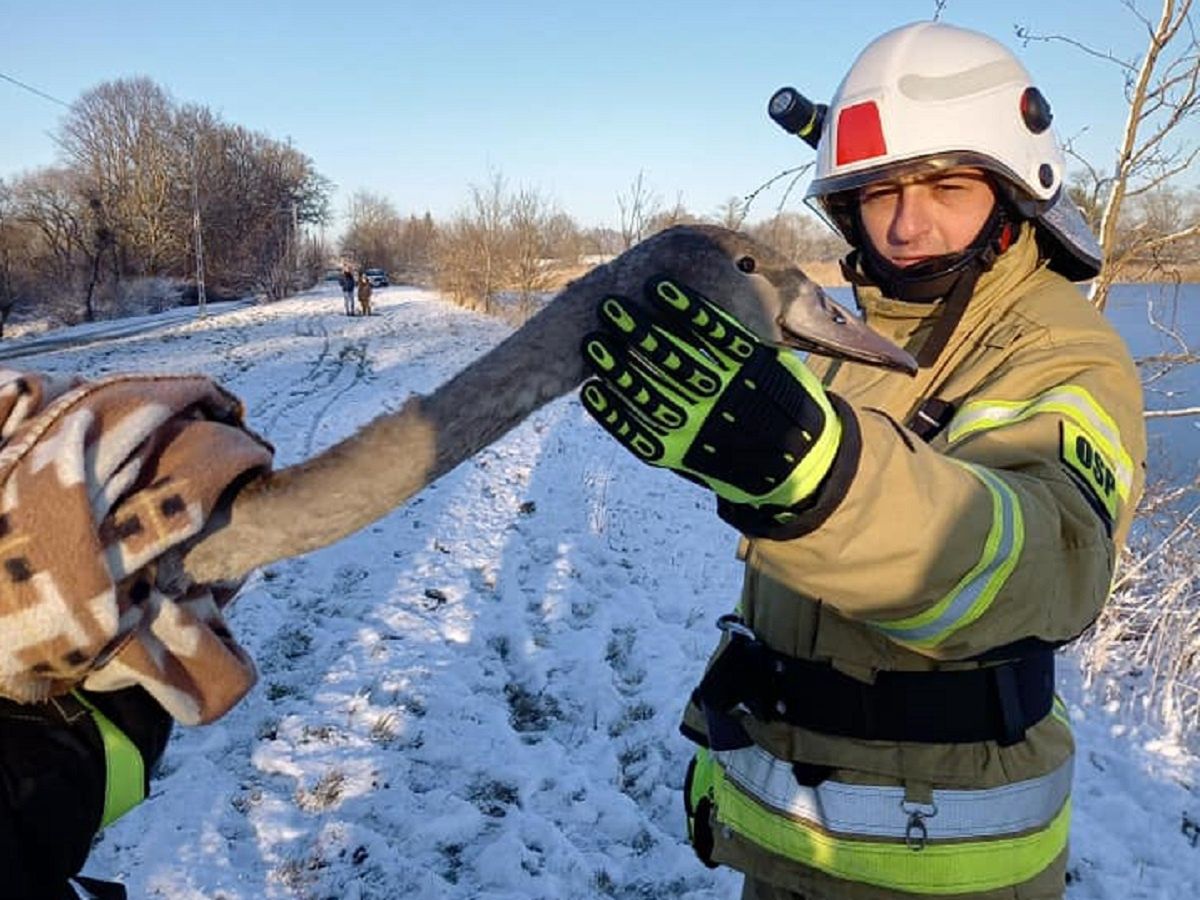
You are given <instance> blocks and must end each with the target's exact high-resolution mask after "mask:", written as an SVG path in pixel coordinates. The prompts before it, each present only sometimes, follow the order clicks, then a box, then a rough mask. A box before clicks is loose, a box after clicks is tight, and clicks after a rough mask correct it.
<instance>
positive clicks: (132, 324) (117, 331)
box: [0, 299, 254, 359]
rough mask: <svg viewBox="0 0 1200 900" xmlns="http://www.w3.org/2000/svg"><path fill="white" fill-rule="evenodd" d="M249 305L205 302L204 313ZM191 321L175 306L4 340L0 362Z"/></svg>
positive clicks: (187, 311) (190, 313) (192, 310)
mask: <svg viewBox="0 0 1200 900" xmlns="http://www.w3.org/2000/svg"><path fill="white" fill-rule="evenodd" d="M253 305H254V300H252V299H244V300H230V301H226V302H222V303H209V304H207V306H206V310H207V315H208V316H209V317H215V316H220V315H224V314H225V313H230V312H234V311H235V310H239V309H245V308H246V307H247V306H253ZM195 318H196V307H194V306H177V307H175V308H174V309H168V310H164V311H163V312H160V313H155V314H154V315H151V316H133V317H131V318H128V319H110V320H107V321H104V322H90V323H88V324H86V325H73V326H71V327H69V328H59V329H56V330H54V331H50V332H47V333H46V334H42V335H38V336H37V337H31V338H19V339H17V340H14V341H4V342H2V343H0V359H18V358H20V357H22V356H30V355H31V354H34V353H45V352H47V351H50V350H61V349H63V348H64V347H82V346H85V345H87V344H97V343H100V342H102V341H109V340H112V339H113V338H119V337H128V336H129V335H131V334H143V333H145V332H147V331H155V330H157V329H165V328H171V327H173V326H175V325H181V324H184V323H186V322H192V321H194V320H195Z"/></svg>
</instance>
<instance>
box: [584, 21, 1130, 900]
mask: <svg viewBox="0 0 1200 900" xmlns="http://www.w3.org/2000/svg"><path fill="white" fill-rule="evenodd" d="M1050 120H1051V111H1050V107H1049V104H1048V103H1047V101H1046V99H1045V97H1044V96H1043V95H1042V94H1041V92H1040V91H1039V90H1038V89H1037V88H1036V87H1035V85H1034V84H1033V82H1032V81H1031V79H1030V76H1029V74H1028V73H1027V72H1026V70H1025V69H1024V67H1023V66H1022V65H1021V64H1020V62H1018V60H1017V59H1016V58H1015V57H1014V56H1013V54H1012V53H1011V52H1009V51H1008V50H1007V49H1006V48H1005V47H1004V46H1003V45H1001V44H1000V43H998V42H996V41H994V40H992V39H991V38H989V37H986V36H984V35H981V34H977V33H975V32H971V31H967V30H963V29H959V28H955V27H951V26H948V25H945V24H939V23H932V22H923V23H919V24H913V25H909V26H905V27H902V28H899V29H897V30H895V31H892V32H889V33H887V34H885V35H883V36H881V37H880V38H878V39H876V40H875V41H874V42H873V43H871V44H870V45H869V46H868V47H867V48H866V49H865V50H864V51H863V52H862V53H861V55H860V56H859V57H858V59H857V60H856V61H855V62H854V64H853V66H852V67H851V68H850V71H849V72H848V74H847V75H846V77H845V79H844V80H843V81H842V83H841V85H840V87H839V88H838V90H837V92H836V94H835V96H834V98H833V100H832V102H831V103H830V104H829V107H828V113H827V115H826V117H825V119H824V125H823V130H822V133H821V138H820V143H819V148H818V159H817V168H816V172H815V176H814V179H813V182H812V185H811V187H810V189H809V192H808V197H809V198H810V201H811V202H812V203H813V204H814V205H815V206H816V207H817V208H818V209H819V210H820V211H821V212H822V213H823V214H824V216H825V218H826V219H827V221H829V222H830V223H831V224H832V226H833V227H834V228H836V229H837V230H838V231H839V232H840V233H841V234H842V236H843V237H845V239H846V240H847V241H848V242H849V244H850V245H851V247H852V248H853V250H852V252H851V253H850V255H849V256H848V257H847V259H846V261H845V264H844V267H843V268H844V270H845V272H846V273H847V276H848V278H849V280H850V281H851V283H852V285H853V289H854V293H855V297H856V301H857V304H858V306H859V308H860V310H861V312H862V315H863V316H864V317H865V319H866V321H867V322H868V323H869V324H870V325H872V326H873V327H874V328H875V329H876V330H877V331H878V332H880V333H881V334H883V335H885V336H886V337H888V338H890V339H892V340H893V341H895V342H896V343H898V344H900V345H902V346H904V347H905V348H906V349H908V350H909V351H910V352H911V353H912V354H913V355H914V356H915V357H916V358H917V360H918V363H919V371H918V372H917V374H916V375H915V376H911V377H910V376H909V375H906V374H903V373H895V372H884V371H881V370H878V369H872V368H868V367H865V366H861V365H856V364H851V363H845V362H841V363H837V362H830V361H828V360H817V359H814V360H811V361H810V363H809V366H810V368H806V367H805V366H803V365H801V364H799V362H798V361H797V360H796V359H795V358H794V357H793V356H792V355H790V354H789V353H788V352H787V351H784V350H780V349H777V348H775V347H772V346H769V345H767V344H764V343H761V342H760V341H758V340H757V339H756V338H755V337H754V336H753V335H751V334H750V333H749V332H748V331H746V330H745V329H744V328H743V327H742V326H741V325H740V323H738V322H736V321H734V320H732V319H731V318H730V317H729V316H727V315H726V314H724V313H723V312H721V311H720V309H719V308H718V307H716V306H715V305H712V304H709V303H708V302H707V300H706V298H704V297H701V296H699V295H698V294H697V293H696V292H695V291H693V290H691V289H689V287H688V286H687V284H686V283H684V282H683V281H682V280H679V279H677V278H676V277H674V276H672V274H671V273H667V274H666V275H665V276H664V277H662V278H659V279H655V280H653V281H652V282H650V283H649V284H648V285H647V297H646V300H647V302H646V303H644V304H634V303H632V302H629V301H627V300H625V299H623V298H615V299H616V300H617V302H616V303H606V304H603V305H602V312H601V318H602V328H601V329H600V330H599V331H598V332H596V333H594V334H592V335H590V336H589V337H588V339H587V340H586V341H585V357H586V358H587V359H588V360H589V363H590V365H591V366H592V367H593V369H594V371H595V376H596V377H595V378H593V379H591V380H590V381H589V382H588V383H587V384H586V385H585V388H584V391H583V394H582V397H583V402H584V405H585V407H586V408H587V409H588V410H589V411H590V412H591V413H592V414H593V415H594V416H595V417H596V418H597V419H598V420H599V421H601V423H602V424H604V425H605V427H606V428H607V429H608V430H609V431H610V432H611V433H612V434H613V435H614V436H615V437H616V438H617V439H618V440H619V441H621V442H622V443H624V444H625V445H626V446H627V447H628V448H629V449H630V450H632V451H634V452H635V453H636V454H637V455H638V457H639V458H641V459H643V460H644V461H648V462H650V463H652V464H654V465H658V466H662V467H665V468H667V469H671V470H674V471H676V472H678V473H680V474H682V475H684V476H685V477H687V478H689V479H691V480H693V481H696V482H699V483H700V484H702V485H705V486H707V487H708V488H710V489H711V490H712V491H713V492H714V493H715V494H716V506H717V512H718V514H719V515H720V516H721V517H722V518H723V519H724V520H725V521H727V522H729V523H730V524H732V525H733V526H734V527H735V528H737V529H738V530H739V531H740V532H741V533H742V535H743V538H742V540H741V544H740V548H739V556H740V558H742V559H743V560H744V561H745V567H746V572H745V579H744V586H743V590H742V595H741V599H740V602H739V603H738V604H737V607H736V609H735V611H734V612H732V613H730V614H729V615H726V616H723V617H722V619H721V620H720V622H719V625H720V626H721V628H722V632H723V633H722V634H721V635H720V643H719V645H718V647H717V650H716V652H715V653H714V655H713V657H712V659H711V660H710V661H709V665H708V668H707V670H706V672H705V674H704V677H703V679H702V680H701V682H700V684H699V685H698V686H697V687H696V689H695V691H694V692H693V694H692V696H691V700H690V703H689V704H688V706H687V709H686V712H685V714H684V721H683V725H682V729H683V732H684V734H685V735H686V736H687V737H689V738H690V739H692V740H693V741H695V742H696V744H698V745H699V746H698V749H697V752H696V755H695V758H694V760H693V762H692V764H691V766H690V768H689V771H688V773H687V777H686V784H685V791H684V793H685V798H684V800H685V807H686V812H687V824H688V832H689V836H690V838H691V841H692V843H693V845H694V847H695V849H696V851H697V853H698V854H699V855H700V857H701V859H703V860H704V861H705V862H706V863H708V864H710V865H727V866H731V867H733V868H735V869H738V870H740V871H742V872H744V873H745V876H746V877H745V886H744V891H743V898H759V900H765V898H777V900H782V898H792V900H796V898H804V900H834V898H836V900H847V898H852V900H853V898H861V900H867V898H896V897H910V896H911V897H916V896H920V897H930V896H942V897H948V896H952V897H957V898H968V897H969V898H995V900H999V898H1005V900H1029V898H1056V897H1061V896H1062V894H1063V891H1064V890H1065V886H1064V883H1065V878H1064V876H1065V868H1066V860H1067V835H1068V828H1069V820H1070V802H1071V801H1070V792H1071V781H1072V766H1073V760H1074V756H1075V751H1074V744H1073V739H1072V735H1071V728H1070V723H1069V721H1068V717H1067V715H1066V713H1065V711H1064V708H1063V705H1062V702H1061V700H1059V699H1058V698H1057V697H1056V695H1055V693H1054V650H1055V649H1056V648H1057V647H1060V646H1062V645H1063V644H1066V643H1068V642H1070V641H1072V640H1073V639H1075V638H1076V637H1078V635H1079V634H1080V633H1081V632H1082V631H1083V630H1084V629H1086V628H1087V627H1088V625H1089V623H1091V622H1092V621H1093V620H1094V619H1095V618H1096V616H1097V614H1098V613H1099V612H1100V609H1101V606H1102V605H1103V603H1104V601H1105V599H1106V597H1107V594H1108V592H1109V588H1110V584H1111V579H1112V575H1113V571H1114V565H1115V562H1116V559H1117V556H1118V553H1119V552H1120V548H1121V547H1122V545H1123V542H1124V540H1125V538H1126V535H1127V533H1128V531H1129V527H1130V521H1131V518H1132V516H1133V512H1134V509H1135V507H1136V505H1137V502H1138V498H1139V496H1140V494H1141V491H1142V487H1143V482H1144V465H1145V463H1144V460H1145V454H1146V438H1145V433H1144V425H1143V417H1142V395H1141V389H1140V385H1139V381H1138V378H1137V373H1136V371H1135V368H1134V365H1133V363H1132V361H1131V359H1130V356H1129V353H1128V351H1127V349H1126V347H1125V346H1124V344H1123V342H1122V340H1121V339H1120V337H1119V336H1118V335H1117V334H1116V333H1115V332H1114V331H1113V329H1112V328H1111V327H1110V326H1109V325H1108V324H1107V323H1106V322H1105V320H1104V319H1103V317H1102V316H1101V315H1100V314H1099V313H1098V312H1097V311H1096V310H1095V308H1093V307H1092V306H1091V305H1090V304H1089V303H1087V301H1086V300H1085V299H1084V297H1083V296H1082V295H1081V293H1080V291H1079V290H1078V289H1077V288H1076V287H1074V286H1073V285H1072V284H1071V282H1072V281H1082V280H1087V279H1089V278H1091V277H1093V276H1095V275H1096V273H1097V272H1098V270H1099V267H1100V262H1101V254H1100V248H1099V247H1098V245H1097V243H1096V241H1095V238H1094V237H1093V236H1092V234H1091V232H1090V231H1089V230H1088V228H1087V226H1086V225H1085V223H1084V221H1083V219H1082V217H1081V216H1080V215H1079V212H1078V210H1077V209H1076V208H1075V207H1074V205H1073V204H1072V203H1071V201H1070V200H1069V198H1068V197H1067V192H1066V189H1065V187H1064V184H1063V176H1064V159H1063V156H1062V153H1061V152H1060V150H1059V148H1058V146H1057V144H1056V142H1055V138H1054V133H1053V131H1052V129H1051V127H1050Z"/></svg>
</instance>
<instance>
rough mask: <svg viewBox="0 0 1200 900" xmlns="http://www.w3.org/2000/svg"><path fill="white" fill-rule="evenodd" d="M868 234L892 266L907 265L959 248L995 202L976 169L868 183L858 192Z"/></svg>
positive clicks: (993, 195)
mask: <svg viewBox="0 0 1200 900" xmlns="http://www.w3.org/2000/svg"><path fill="white" fill-rule="evenodd" d="M858 202H859V208H860V218H861V221H862V225H863V229H864V230H865V231H866V233H867V237H868V239H869V240H870V241H871V243H872V244H873V245H874V246H875V249H876V250H877V251H878V252H879V254H880V255H881V256H883V258H884V259H886V260H887V261H888V262H890V263H892V265H895V266H901V267H905V266H913V265H916V264H917V263H920V262H924V261H925V260H927V259H932V258H933V257H936V256H943V255H945V254H947V253H958V252H960V251H962V250H965V249H966V248H967V246H968V245H969V244H970V243H971V241H972V240H973V239H974V238H975V236H976V235H977V234H979V230H980V229H981V228H982V227H983V224H984V222H986V221H987V218H988V216H989V215H990V214H991V212H992V206H993V205H994V204H995V202H996V193H995V190H994V189H993V188H992V183H991V181H989V180H988V177H987V176H986V175H985V174H984V172H983V170H982V169H977V168H973V167H967V166H959V167H956V168H953V169H946V170H945V171H943V172H936V173H931V174H924V175H920V176H914V177H911V178H896V179H890V180H887V181H877V182H874V183H872V184H868V185H867V186H866V187H864V188H862V189H861V190H859V192H858Z"/></svg>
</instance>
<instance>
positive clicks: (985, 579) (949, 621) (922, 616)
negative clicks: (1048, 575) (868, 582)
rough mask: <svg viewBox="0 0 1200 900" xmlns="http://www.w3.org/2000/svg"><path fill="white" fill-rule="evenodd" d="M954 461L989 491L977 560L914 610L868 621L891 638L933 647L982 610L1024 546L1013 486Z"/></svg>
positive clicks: (1013, 565)
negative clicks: (987, 521) (988, 522)
mask: <svg viewBox="0 0 1200 900" xmlns="http://www.w3.org/2000/svg"><path fill="white" fill-rule="evenodd" d="M955 462H958V464H959V465H961V466H962V467H963V468H965V469H966V470H967V471H968V472H970V473H972V474H973V475H974V476H975V477H976V478H978V479H979V480H980V481H982V482H983V484H984V486H985V487H986V488H987V490H988V493H989V494H990V495H991V498H992V527H991V529H990V530H989V531H988V536H987V539H986V540H985V541H984V544H983V553H982V554H981V555H980V557H979V561H978V562H976V563H975V566H974V567H973V568H972V569H971V571H969V572H968V573H967V574H966V575H964V576H963V577H962V579H961V580H960V581H959V582H958V584H956V585H955V586H954V588H953V589H952V590H951V591H950V593H948V594H947V595H946V596H944V597H942V598H941V599H940V600H938V601H937V602H936V603H934V604H933V606H931V607H929V608H928V609H926V610H923V611H922V612H919V613H917V614H916V615H913V616H908V617H907V618H904V619H892V620H889V621H880V620H875V621H871V622H870V623H869V624H870V625H871V626H872V627H873V628H876V629H878V630H879V631H882V632H883V633H884V634H886V635H887V636H888V637H889V638H891V639H892V640H894V641H897V642H899V643H902V644H906V645H908V646H911V647H916V648H928V647H936V646H937V645H938V644H940V643H942V642H943V641H945V640H946V639H947V638H948V637H950V635H952V634H954V632H956V631H958V630H959V629H960V628H963V627H965V626H966V625H969V624H971V623H972V622H974V621H975V620H976V619H978V618H979V617H980V616H981V615H983V614H984V613H985V612H986V611H987V609H988V607H989V606H991V605H992V601H993V600H995V599H996V595H997V594H999V593H1000V589H1001V588H1003V587H1004V585H1005V583H1006V582H1007V581H1008V576H1009V575H1011V574H1012V571H1013V569H1014V568H1016V565H1017V561H1018V560H1019V559H1020V558H1021V550H1022V549H1023V548H1024V546H1025V520H1024V518H1023V516H1022V514H1021V502H1020V500H1019V499H1018V497H1017V495H1016V492H1015V491H1013V489H1012V488H1010V487H1009V486H1008V485H1007V484H1005V483H1004V480H1003V479H1001V478H998V477H997V476H996V475H994V474H993V473H992V472H990V471H988V470H987V469H986V468H984V467H982V466H975V465H971V464H970V463H965V462H961V461H959V460H955Z"/></svg>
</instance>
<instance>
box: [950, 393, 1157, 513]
mask: <svg viewBox="0 0 1200 900" xmlns="http://www.w3.org/2000/svg"><path fill="white" fill-rule="evenodd" d="M1040 413H1057V414H1059V415H1061V416H1064V417H1065V418H1067V419H1069V420H1070V421H1072V422H1074V423H1075V425H1077V426H1078V427H1079V428H1081V429H1083V431H1084V432H1085V433H1086V434H1087V435H1088V436H1089V437H1090V438H1091V439H1092V440H1094V441H1095V443H1096V446H1097V447H1099V448H1100V449H1101V450H1102V451H1103V452H1104V453H1105V454H1106V455H1107V456H1108V458H1109V459H1111V460H1112V461H1113V464H1114V467H1115V469H1116V479H1117V489H1118V490H1119V491H1120V493H1121V499H1122V500H1125V501H1126V502H1128V500H1129V491H1130V490H1131V489H1132V487H1133V460H1132V458H1131V457H1130V456H1129V452H1128V451H1127V450H1126V449H1125V445H1124V444H1123V443H1122V442H1121V431H1120V429H1119V428H1118V427H1117V423H1116V422H1115V421H1113V418H1112V416H1110V415H1109V414H1108V413H1107V412H1105V411H1104V408H1103V407H1101V406H1100V404H1099V403H1097V402H1096V400H1095V398H1094V397H1092V395H1091V394H1090V393H1089V392H1088V391H1087V390H1086V389H1085V388H1082V387H1079V386H1078V385H1074V384H1064V385H1061V386H1060V387H1056V388H1054V389H1053V390H1050V391H1046V392H1045V393H1044V394H1039V395H1038V396H1037V397H1034V398H1033V399H1032V400H1028V401H1011V400H974V401H972V402H970V403H967V404H964V406H963V408H962V409H960V410H959V411H958V412H957V413H956V414H955V416H954V418H953V419H951V421H950V425H949V428H948V430H947V432H946V439H947V440H948V441H949V442H950V443H951V444H954V443H957V442H958V441H960V440H962V439H963V438H965V437H967V436H968V435H972V434H976V433H978V432H981V431H990V430H991V429H994V428H1003V427H1004V426H1006V425H1015V424H1016V423H1017V422H1023V421H1025V420H1026V419H1028V418H1029V417H1030V416H1036V415H1038V414H1040Z"/></svg>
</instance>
